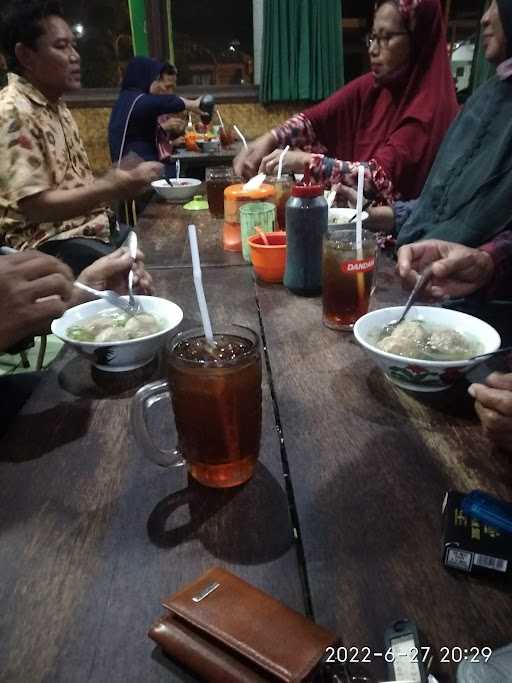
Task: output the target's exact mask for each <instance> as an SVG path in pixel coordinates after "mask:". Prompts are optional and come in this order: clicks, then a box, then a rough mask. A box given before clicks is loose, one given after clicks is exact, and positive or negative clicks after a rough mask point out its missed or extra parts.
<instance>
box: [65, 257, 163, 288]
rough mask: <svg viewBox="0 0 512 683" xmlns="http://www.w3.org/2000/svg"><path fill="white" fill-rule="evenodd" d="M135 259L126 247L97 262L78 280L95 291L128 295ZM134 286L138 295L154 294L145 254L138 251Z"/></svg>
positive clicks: (81, 274)
mask: <svg viewBox="0 0 512 683" xmlns="http://www.w3.org/2000/svg"><path fill="white" fill-rule="evenodd" d="M132 263H133V259H132V258H131V256H130V254H129V253H128V250H127V249H126V248H125V247H121V248H120V249H117V250H116V251H114V252H113V253H112V254H108V256H103V257H102V258H100V259H98V260H97V261H95V262H94V263H93V264H92V265H90V266H88V267H87V268H85V269H84V270H82V272H81V273H80V275H79V277H78V280H80V282H83V283H84V284H86V285H89V287H94V288H95V289H113V290H114V291H115V292H117V293H118V294H127V293H128V273H129V272H130V268H131V267H132ZM133 284H134V288H135V291H136V292H137V294H152V293H153V286H152V279H151V275H150V274H149V273H148V272H147V271H146V270H145V269H144V254H143V253H142V252H141V251H140V250H139V251H137V259H136V261H135V267H134V272H133Z"/></svg>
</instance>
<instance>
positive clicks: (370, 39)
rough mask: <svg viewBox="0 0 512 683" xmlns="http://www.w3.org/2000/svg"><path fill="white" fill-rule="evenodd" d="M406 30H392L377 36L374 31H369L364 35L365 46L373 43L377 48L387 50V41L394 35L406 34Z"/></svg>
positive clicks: (370, 45)
mask: <svg viewBox="0 0 512 683" xmlns="http://www.w3.org/2000/svg"><path fill="white" fill-rule="evenodd" d="M406 35H408V33H407V31H394V32H393V33H386V34H383V35H380V36H378V35H377V34H376V33H369V34H368V35H367V36H366V47H367V48H368V49H370V48H371V47H373V45H375V44H376V45H377V47H378V48H379V50H380V49H381V48H382V49H383V50H387V49H388V48H389V41H390V40H391V39H392V38H394V37H395V36H406Z"/></svg>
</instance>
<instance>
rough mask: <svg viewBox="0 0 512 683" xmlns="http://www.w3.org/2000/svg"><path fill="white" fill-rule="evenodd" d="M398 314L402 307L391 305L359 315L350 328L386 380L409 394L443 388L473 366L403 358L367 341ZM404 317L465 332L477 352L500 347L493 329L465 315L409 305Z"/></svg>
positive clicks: (498, 336) (464, 361)
mask: <svg viewBox="0 0 512 683" xmlns="http://www.w3.org/2000/svg"><path fill="white" fill-rule="evenodd" d="M402 311H403V306H394V307H392V308H381V309H379V310H377V311H372V312H371V313H367V314H366V315H363V317H362V318H359V320H358V321H357V322H356V324H355V325H354V336H355V338H356V339H357V341H358V342H359V343H360V344H361V346H363V347H364V348H365V349H366V350H367V351H369V352H370V354H371V355H372V357H373V360H374V361H375V362H376V363H377V365H379V366H380V367H381V368H382V370H384V373H385V375H386V377H387V378H388V379H390V380H391V381H392V382H394V383H395V384H398V386H400V387H402V388H403V389H409V390H412V391H442V390H443V389H447V388H448V387H449V386H450V385H452V384H453V383H454V382H455V381H456V380H457V379H459V378H460V377H461V376H462V375H463V374H464V373H465V372H466V371H467V370H469V369H470V368H471V367H472V366H473V365H474V363H473V362H471V361H469V360H459V361H431V360H417V359H414V358H405V357H404V356H398V355H396V354H394V353H386V352H385V351H381V350H380V349H378V348H377V347H376V346H374V343H373V342H372V341H370V340H369V335H371V333H372V332H374V331H375V330H377V331H378V330H381V329H382V328H383V327H384V326H385V325H387V324H388V323H390V322H392V321H393V320H397V319H398V318H399V317H400V314H401V312H402ZM407 318H408V319H409V320H422V321H425V322H427V323H434V324H436V325H443V326H446V327H449V328H450V329H452V330H456V331H457V332H461V333H462V334H464V333H468V334H470V335H472V336H473V337H474V338H476V339H477V340H478V341H479V342H480V344H481V347H482V348H481V350H479V351H478V353H490V352H491V351H497V350H498V349H499V348H500V346H501V338H500V335H499V334H498V333H497V332H496V330H495V329H494V328H493V327H491V326H490V325H488V324H487V323H485V322H484V321H483V320H480V319H479V318H475V317H473V316H472V315H467V313H460V312H459V311H452V310H450V309H448V308H438V307H434V306H413V307H412V308H411V310H410V312H409V313H408V314H407Z"/></svg>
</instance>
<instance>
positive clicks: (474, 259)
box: [397, 240, 494, 299]
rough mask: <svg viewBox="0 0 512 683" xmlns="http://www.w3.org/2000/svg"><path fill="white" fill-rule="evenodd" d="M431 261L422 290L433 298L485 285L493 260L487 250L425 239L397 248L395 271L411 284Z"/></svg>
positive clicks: (489, 278)
mask: <svg viewBox="0 0 512 683" xmlns="http://www.w3.org/2000/svg"><path fill="white" fill-rule="evenodd" d="M430 264H432V274H433V277H432V279H431V281H430V283H429V284H428V285H427V286H426V288H425V292H426V293H427V294H429V295H430V296H432V297H433V298H435V299H443V298H444V299H446V298H449V297H455V298H458V297H463V296H468V295H469V294H473V292H476V291H477V290H478V289H481V288H482V287H484V286H485V285H487V284H488V283H489V282H490V281H491V279H492V276H493V273H494V263H493V260H492V258H491V257H490V256H489V254H488V253H487V252H485V251H480V250H479V249H471V248H470V247H466V246H464V245H462V244H455V243H452V242H444V241H442V240H424V241H422V242H415V243H414V244H407V245H405V246H403V247H401V248H400V249H399V251H398V264H397V271H398V274H399V275H400V277H401V278H402V281H403V283H404V284H405V286H407V287H413V286H414V284H415V282H416V280H417V278H418V275H419V273H421V272H422V271H423V270H425V268H426V267H427V266H428V265H430Z"/></svg>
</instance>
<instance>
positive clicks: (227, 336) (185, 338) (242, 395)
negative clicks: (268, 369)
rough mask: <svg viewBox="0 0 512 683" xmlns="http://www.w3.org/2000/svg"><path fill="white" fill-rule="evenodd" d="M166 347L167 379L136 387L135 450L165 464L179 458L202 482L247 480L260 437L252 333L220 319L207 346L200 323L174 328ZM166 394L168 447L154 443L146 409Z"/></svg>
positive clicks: (257, 364)
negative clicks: (171, 425)
mask: <svg viewBox="0 0 512 683" xmlns="http://www.w3.org/2000/svg"><path fill="white" fill-rule="evenodd" d="M167 351H168V353H167V381H159V382H153V383H152V384H148V385H147V386H145V387H143V388H142V389H140V390H139V391H138V392H137V394H136V395H135V397H134V400H133V404H132V424H133V429H134V434H135V439H136V442H137V444H138V446H139V448H140V449H141V450H142V452H143V453H144V454H145V455H146V456H147V457H148V458H149V459H150V460H153V461H154V462H156V463H157V464H159V465H162V466H164V467H177V466H179V465H182V464H186V465H187V467H188V470H189V472H190V474H191V475H192V476H193V477H194V478H195V479H196V480H197V481H199V482H200V483H201V484H204V485H205V486H212V487H217V488H224V487H230V486H237V485H239V484H242V483H243V482H245V481H247V480H248V479H250V477H251V476H252V473H253V471H254V467H255V465H256V461H257V459H258V453H259V447H260V436H261V355H260V344H259V337H258V335H257V334H256V333H255V332H253V331H252V330H251V329H250V328H248V327H243V326H241V325H230V326H226V327H225V328H224V329H223V331H222V333H217V334H215V335H214V345H213V346H212V345H210V344H209V343H208V342H207V340H206V339H205V337H204V332H203V329H202V328H195V329H191V330H187V331H185V332H180V333H179V334H177V335H176V336H175V337H174V338H173V339H172V340H171V342H170V345H169V348H168V350H167ZM169 394H170V396H171V400H172V409H173V413H174V421H175V424H176V433H177V446H176V449H175V450H171V451H169V450H167V451H164V450H161V449H158V448H157V447H156V446H155V445H154V443H153V441H152V439H151V436H150V435H149V431H148V428H147V424H146V419H147V416H146V413H147V411H148V410H149V409H150V407H151V406H152V405H154V404H155V403H156V402H158V401H160V400H162V399H165V398H167V399H168V397H169Z"/></svg>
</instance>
